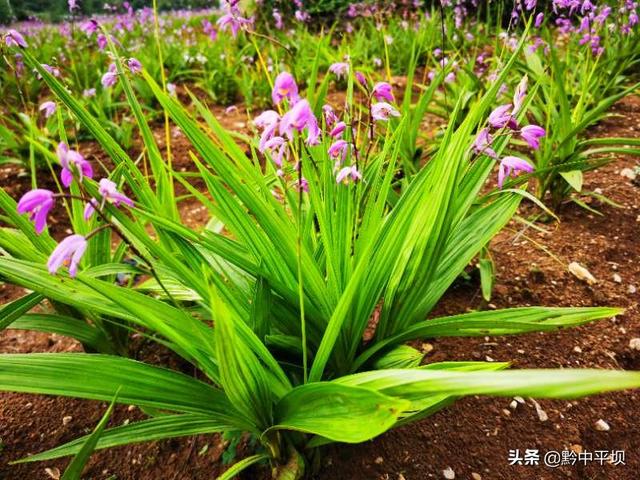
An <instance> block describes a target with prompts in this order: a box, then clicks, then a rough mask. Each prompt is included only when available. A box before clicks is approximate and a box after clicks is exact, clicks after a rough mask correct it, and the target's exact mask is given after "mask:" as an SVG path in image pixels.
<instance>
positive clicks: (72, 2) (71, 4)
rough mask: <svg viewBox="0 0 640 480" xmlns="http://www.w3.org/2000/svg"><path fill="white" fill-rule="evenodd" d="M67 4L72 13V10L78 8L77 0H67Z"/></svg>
mask: <svg viewBox="0 0 640 480" xmlns="http://www.w3.org/2000/svg"><path fill="white" fill-rule="evenodd" d="M67 4H68V5H69V12H71V13H73V11H74V10H75V9H76V8H78V1H77V0H68V1H67Z"/></svg>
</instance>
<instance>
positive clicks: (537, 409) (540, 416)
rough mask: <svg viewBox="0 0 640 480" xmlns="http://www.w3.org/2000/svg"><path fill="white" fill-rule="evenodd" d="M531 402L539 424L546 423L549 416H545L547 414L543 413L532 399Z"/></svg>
mask: <svg viewBox="0 0 640 480" xmlns="http://www.w3.org/2000/svg"><path fill="white" fill-rule="evenodd" d="M531 402H532V403H533V406H534V407H536V413H537V414H538V420H540V421H541V422H546V421H547V420H549V415H547V412H545V411H544V410H543V409H542V407H541V406H540V404H539V403H538V402H536V401H535V400H534V399H531Z"/></svg>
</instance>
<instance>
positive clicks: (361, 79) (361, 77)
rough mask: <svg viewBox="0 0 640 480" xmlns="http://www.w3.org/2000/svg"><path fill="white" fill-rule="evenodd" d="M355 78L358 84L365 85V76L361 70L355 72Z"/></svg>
mask: <svg viewBox="0 0 640 480" xmlns="http://www.w3.org/2000/svg"><path fill="white" fill-rule="evenodd" d="M356 80H357V81H358V83H360V85H363V86H365V87H366V86H367V77H365V76H364V73H362V72H356Z"/></svg>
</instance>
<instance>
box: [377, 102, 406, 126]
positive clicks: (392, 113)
mask: <svg viewBox="0 0 640 480" xmlns="http://www.w3.org/2000/svg"><path fill="white" fill-rule="evenodd" d="M371 116H372V117H373V119H374V120H381V121H387V120H389V117H399V116H400V112H399V111H398V110H396V109H395V108H394V107H393V106H392V105H389V104H388V103H387V102H379V103H374V104H373V105H372V106H371Z"/></svg>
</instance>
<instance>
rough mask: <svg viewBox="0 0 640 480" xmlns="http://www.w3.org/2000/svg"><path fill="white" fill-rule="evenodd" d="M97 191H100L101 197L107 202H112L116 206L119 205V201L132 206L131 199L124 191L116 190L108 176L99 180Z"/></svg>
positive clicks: (116, 187)
mask: <svg viewBox="0 0 640 480" xmlns="http://www.w3.org/2000/svg"><path fill="white" fill-rule="evenodd" d="M98 192H100V195H102V198H104V199H105V200H106V201H108V202H109V203H113V204H114V205H115V206H116V207H118V206H120V204H121V203H124V204H125V205H128V206H130V207H133V200H131V199H130V198H129V197H127V196H126V195H125V194H124V193H120V192H119V191H118V186H117V185H116V184H115V183H114V182H112V181H111V180H109V179H108V178H103V179H102V180H100V182H99V184H98Z"/></svg>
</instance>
